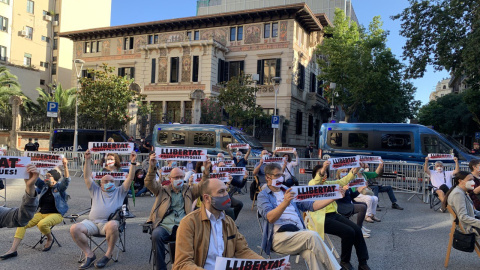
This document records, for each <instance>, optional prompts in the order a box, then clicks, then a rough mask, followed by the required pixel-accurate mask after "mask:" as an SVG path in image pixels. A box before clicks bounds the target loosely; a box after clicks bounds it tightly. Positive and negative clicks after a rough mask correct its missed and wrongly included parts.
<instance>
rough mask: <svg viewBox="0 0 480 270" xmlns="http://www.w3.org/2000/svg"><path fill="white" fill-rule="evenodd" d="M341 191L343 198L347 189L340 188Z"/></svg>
mask: <svg viewBox="0 0 480 270" xmlns="http://www.w3.org/2000/svg"><path fill="white" fill-rule="evenodd" d="M340 193H341V194H342V198H343V197H345V189H343V188H340Z"/></svg>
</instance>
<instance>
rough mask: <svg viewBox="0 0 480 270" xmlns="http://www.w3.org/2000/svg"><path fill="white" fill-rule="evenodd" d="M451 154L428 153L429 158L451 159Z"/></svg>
mask: <svg viewBox="0 0 480 270" xmlns="http://www.w3.org/2000/svg"><path fill="white" fill-rule="evenodd" d="M453 157H454V156H453V154H428V159H429V160H453Z"/></svg>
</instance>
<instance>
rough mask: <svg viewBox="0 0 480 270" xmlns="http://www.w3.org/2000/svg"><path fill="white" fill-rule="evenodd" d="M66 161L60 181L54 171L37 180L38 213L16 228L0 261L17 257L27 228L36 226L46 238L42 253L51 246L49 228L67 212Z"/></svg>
mask: <svg viewBox="0 0 480 270" xmlns="http://www.w3.org/2000/svg"><path fill="white" fill-rule="evenodd" d="M67 164H68V161H67V159H66V158H63V168H64V178H63V180H62V181H60V178H61V174H60V172H59V171H57V170H56V169H53V170H50V171H48V173H47V174H46V176H45V179H44V180H41V179H39V178H38V179H37V181H36V183H35V186H36V191H37V194H38V200H39V204H38V207H39V211H38V212H37V213H36V214H35V215H34V216H33V218H32V219H31V220H30V221H29V222H28V224H27V226H25V227H18V228H17V231H16V232H15V237H14V238H13V243H12V246H11V247H10V249H9V250H8V251H7V253H5V254H4V255H2V256H0V259H3V260H6V259H9V258H12V257H16V256H17V255H18V253H17V249H18V246H19V245H20V242H22V240H23V237H24V236H25V232H26V231H27V229H28V228H31V227H33V226H37V227H38V229H39V230H40V232H41V233H42V234H43V235H45V236H46V237H47V242H46V243H45V246H44V248H43V251H49V250H50V249H51V248H52V246H53V243H54V242H53V236H52V233H51V229H50V228H51V227H52V226H55V225H57V224H59V223H60V222H62V221H63V215H65V213H67V211H68V204H67V192H66V190H67V188H68V184H69V183H70V174H69V172H68V166H67Z"/></svg>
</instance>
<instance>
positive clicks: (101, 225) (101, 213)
mask: <svg viewBox="0 0 480 270" xmlns="http://www.w3.org/2000/svg"><path fill="white" fill-rule="evenodd" d="M136 159H137V155H136V154H135V152H132V153H131V154H130V162H131V165H130V170H129V173H128V176H127V179H126V180H125V182H123V184H122V185H121V186H119V187H118V188H117V187H115V184H114V182H115V181H114V179H113V177H112V176H111V175H106V176H104V177H102V179H101V181H100V186H98V185H97V184H96V183H95V182H94V181H93V180H92V178H91V175H92V168H91V153H90V151H89V150H87V151H86V152H85V168H84V173H83V178H84V180H85V185H86V186H87V189H88V191H89V192H90V198H91V199H92V206H91V209H90V214H89V216H88V219H85V220H83V221H82V222H81V223H77V224H74V225H73V226H72V227H70V234H71V235H72V238H73V240H74V241H75V243H76V244H77V245H78V246H79V247H80V249H81V250H82V251H83V253H84V254H85V261H84V263H83V264H82V265H80V267H79V269H87V268H89V267H91V266H92V265H93V264H94V262H95V267H96V268H103V267H105V266H106V265H107V264H108V262H109V261H110V260H111V259H112V255H113V251H114V249H115V243H116V242H117V240H118V237H119V232H118V226H119V222H118V221H117V220H108V217H109V216H110V214H112V213H114V212H115V211H117V209H119V208H120V207H121V206H122V204H123V200H124V199H125V196H127V193H128V190H129V189H130V185H131V183H132V181H133V177H134V170H135V163H136ZM95 234H101V235H105V236H106V239H107V243H108V248H107V252H106V253H105V256H103V257H102V258H100V259H99V260H97V261H95V260H96V256H95V254H94V253H93V252H92V250H91V249H90V246H89V244H88V238H87V235H95Z"/></svg>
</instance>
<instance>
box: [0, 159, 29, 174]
mask: <svg viewBox="0 0 480 270" xmlns="http://www.w3.org/2000/svg"><path fill="white" fill-rule="evenodd" d="M30 162H31V159H30V158H29V157H10V156H1V157H0V178H5V179H17V178H22V179H28V173H27V165H28V164H30Z"/></svg>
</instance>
